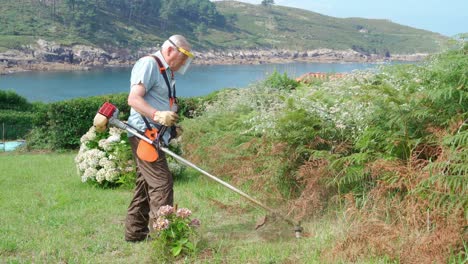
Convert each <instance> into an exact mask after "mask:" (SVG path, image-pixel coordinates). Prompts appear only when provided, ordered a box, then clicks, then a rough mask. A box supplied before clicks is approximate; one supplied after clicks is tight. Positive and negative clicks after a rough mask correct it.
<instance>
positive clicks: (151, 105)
mask: <svg viewBox="0 0 468 264" xmlns="http://www.w3.org/2000/svg"><path fill="white" fill-rule="evenodd" d="M190 49H191V46H190V44H189V43H188V42H187V40H186V39H185V38H184V37H183V36H180V35H174V36H171V37H170V38H169V39H168V40H166V41H165V42H164V44H163V45H162V47H161V50H159V51H157V52H156V53H154V54H152V55H151V56H145V57H143V58H141V59H139V60H138V61H137V62H136V64H135V65H134V66H133V69H132V73H131V77H130V94H129V96H128V104H129V105H130V106H131V110H130V117H129V119H128V124H129V125H131V126H133V127H135V128H138V129H139V130H142V131H144V130H146V129H147V128H151V127H159V126H160V125H162V126H166V127H171V126H173V125H174V124H175V123H176V122H177V120H178V115H177V113H176V112H177V105H176V96H175V80H174V73H175V72H177V73H181V74H184V73H185V71H186V70H187V68H188V67H189V66H190V62H191V60H192V59H193V57H194V56H193V54H192V53H191V52H190ZM170 132H171V131H170V128H168V131H167V132H166V133H165V134H164V136H163V140H164V142H165V143H166V144H167V143H168V141H169V136H170ZM129 141H130V145H131V147H132V151H133V156H134V158H135V161H136V164H137V175H136V187H135V192H134V196H133V199H132V201H131V203H130V206H129V207H128V212H127V218H126V222H125V240H126V241H130V242H138V241H142V240H145V239H146V238H147V236H148V233H149V228H148V223H149V220H150V219H153V218H156V213H157V211H158V209H159V207H161V206H163V205H173V193H174V192H173V179H172V174H171V173H170V171H169V168H168V165H167V160H166V157H165V155H164V152H162V151H159V153H158V155H159V157H158V158H157V160H156V161H153V162H150V161H145V160H142V159H141V158H140V157H138V155H137V149H138V145H139V143H140V139H139V138H137V137H135V136H132V135H129Z"/></svg>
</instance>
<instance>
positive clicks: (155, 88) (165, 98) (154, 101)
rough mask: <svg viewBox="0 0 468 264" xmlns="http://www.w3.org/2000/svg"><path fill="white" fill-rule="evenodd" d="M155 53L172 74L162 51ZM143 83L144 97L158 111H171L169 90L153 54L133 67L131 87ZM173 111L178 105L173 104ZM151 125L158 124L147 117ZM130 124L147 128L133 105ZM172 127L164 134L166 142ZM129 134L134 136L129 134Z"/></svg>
mask: <svg viewBox="0 0 468 264" xmlns="http://www.w3.org/2000/svg"><path fill="white" fill-rule="evenodd" d="M153 55H155V56H157V57H158V58H159V59H160V60H161V62H162V64H163V65H164V67H165V68H166V71H167V74H168V75H169V76H170V69H169V65H168V64H167V62H166V60H164V57H163V56H162V54H161V52H160V51H157V52H156V53H154V54H153ZM136 84H143V86H144V87H145V90H146V93H145V95H144V96H143V99H144V100H145V101H146V102H147V103H148V104H149V105H151V106H152V107H154V108H156V109H157V110H158V111H171V107H170V104H169V91H168V88H167V85H166V82H165V80H164V77H163V76H162V74H161V72H160V70H159V65H158V63H157V62H156V60H155V59H154V58H153V57H151V56H145V57H143V58H140V59H139V60H138V61H137V62H136V63H135V65H134V66H133V69H132V74H131V76H130V89H131V87H132V86H133V85H136ZM172 108H173V109H172V111H175V110H176V109H177V106H172ZM146 119H147V120H148V121H149V122H150V124H151V126H155V125H156V124H155V123H154V122H153V120H152V119H151V118H146ZM128 124H129V125H131V126H133V127H135V128H137V129H139V130H141V131H145V130H146V125H145V122H144V121H143V119H142V117H141V114H140V113H138V112H137V111H136V110H135V109H133V107H132V108H131V109H130V116H129V118H128ZM169 135H170V129H169V128H168V129H167V132H166V133H165V134H164V141H165V142H166V144H167V143H168V141H169ZM129 136H132V135H131V134H129Z"/></svg>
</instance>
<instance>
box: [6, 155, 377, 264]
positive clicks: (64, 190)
mask: <svg viewBox="0 0 468 264" xmlns="http://www.w3.org/2000/svg"><path fill="white" fill-rule="evenodd" d="M74 157H75V154H74V153H66V154H9V155H6V154H3V155H0V171H2V174H1V176H0V201H1V202H0V210H1V212H2V217H1V220H0V232H1V233H0V236H1V238H2V239H1V240H0V256H1V257H0V262H1V263H158V262H157V260H154V259H152V252H151V251H152V245H151V243H138V244H132V243H126V242H125V241H124V239H123V230H124V220H125V215H126V209H127V205H128V203H129V201H130V199H131V196H132V191H131V190H122V189H115V190H103V189H98V188H95V187H92V186H90V185H88V184H83V183H81V182H80V177H79V176H78V175H77V174H76V169H75V165H74V162H73V158H74ZM175 193H176V197H175V200H176V203H178V204H179V206H184V207H187V208H190V209H192V210H193V213H194V216H195V217H198V218H200V220H201V222H202V227H201V229H200V234H201V236H202V241H201V243H200V252H199V253H198V254H197V256H196V259H191V260H186V261H185V262H186V263H194V262H195V263H248V262H249V263H288V262H294V263H323V261H324V260H323V258H322V259H321V258H320V255H321V254H322V253H323V250H324V249H326V247H327V245H330V243H331V241H333V238H334V236H336V235H339V233H340V230H341V228H343V227H344V223H343V222H340V221H341V220H340V217H337V218H334V219H333V220H330V219H322V220H320V221H317V222H310V223H305V224H304V228H305V230H306V233H305V236H306V237H304V238H302V239H300V240H297V239H295V238H294V232H293V231H292V229H291V227H290V226H288V225H287V224H284V223H282V222H280V221H275V220H273V219H270V220H269V221H268V222H267V224H266V225H265V226H264V227H262V228H259V229H258V230H255V224H256V221H257V220H258V219H259V218H261V217H262V216H263V215H264V212H263V211H261V210H259V209H256V208H254V207H252V206H251V205H250V204H249V203H247V202H245V201H243V200H242V199H241V198H239V197H238V196H237V195H236V194H234V193H231V192H228V191H226V189H225V188H224V187H222V186H220V185H217V184H215V183H213V182H212V181H209V180H207V179H205V178H203V177H202V176H198V175H197V174H195V173H193V172H188V175H186V177H185V178H184V179H183V180H181V179H179V180H177V181H176V186H175ZM181 262H182V263H183V262H184V261H181ZM370 263H372V261H370Z"/></svg>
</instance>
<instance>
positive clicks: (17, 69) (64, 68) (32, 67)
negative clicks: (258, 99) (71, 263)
mask: <svg viewBox="0 0 468 264" xmlns="http://www.w3.org/2000/svg"><path fill="white" fill-rule="evenodd" d="M388 61H395V62H400V61H406V62H417V61H421V59H416V60H374V61H358V60H356V61H349V60H346V61H338V60H300V59H299V60H286V59H271V60H268V61H267V60H233V61H204V62H202V63H200V62H198V63H197V62H194V65H259V64H285V63H296V62H304V63H343V64H346V63H375V64H378V63H384V62H388ZM133 64H134V62H132V63H119V64H115V63H114V64H104V65H91V66H90V65H79V64H70V63H63V62H42V63H34V64H27V65H24V66H18V65H15V66H10V67H5V66H0V75H9V74H15V73H24V72H69V71H92V70H94V69H100V68H118V67H132V66H133Z"/></svg>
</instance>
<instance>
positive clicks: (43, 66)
mask: <svg viewBox="0 0 468 264" xmlns="http://www.w3.org/2000/svg"><path fill="white" fill-rule="evenodd" d="M38 43H39V44H40V45H39V48H35V49H26V50H9V51H7V52H4V53H0V75H2V74H3V75H4V74H13V73H18V72H28V71H43V72H47V71H88V70H92V69H95V68H103V67H131V66H132V65H133V64H134V63H135V61H136V60H137V59H138V58H140V57H143V56H145V55H147V54H151V53H154V52H156V51H157V49H155V48H152V49H142V50H140V51H138V52H136V53H130V52H129V51H128V50H124V51H119V52H107V51H105V50H103V49H99V48H95V47H90V46H82V45H80V46H73V47H65V46H60V45H58V46H57V45H55V46H54V45H53V44H51V43H48V42H46V41H39V42H38ZM194 54H195V57H196V59H195V61H194V64H199V65H258V64H275V63H294V62H308V63H382V62H391V61H409V62H412V61H421V60H423V59H424V58H425V57H427V56H428V55H429V54H425V53H416V54H389V53H387V54H385V55H382V54H366V53H361V52H357V51H354V50H351V49H348V50H332V49H326V48H321V49H314V50H306V51H297V50H284V49H253V50H252V49H250V50H248V49H247V50H241V49H239V50H227V51H209V50H208V51H206V52H194Z"/></svg>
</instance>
